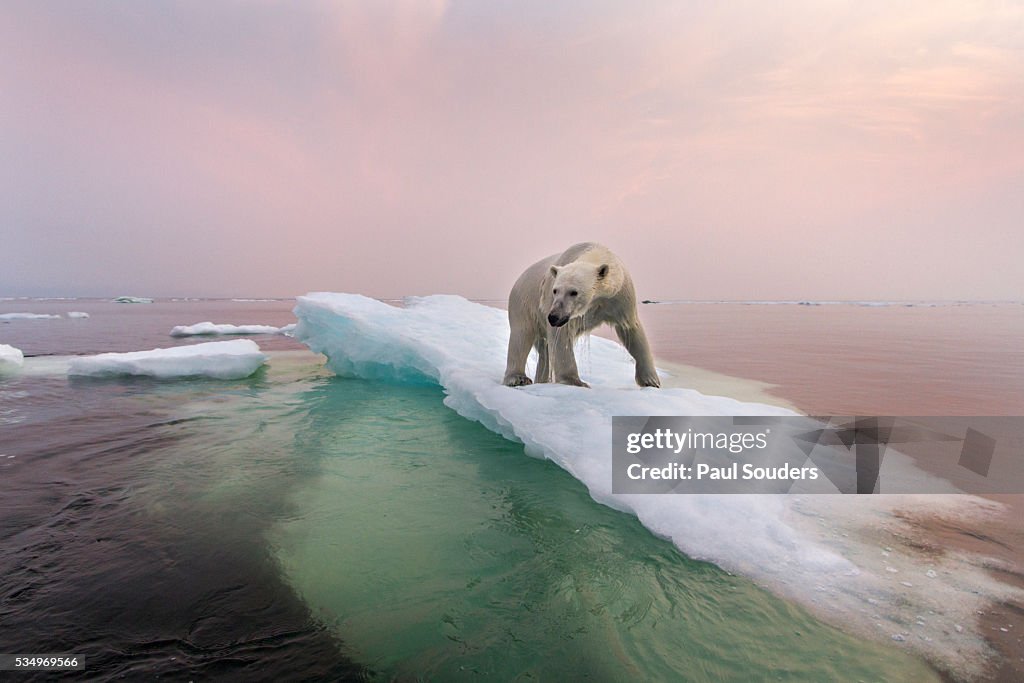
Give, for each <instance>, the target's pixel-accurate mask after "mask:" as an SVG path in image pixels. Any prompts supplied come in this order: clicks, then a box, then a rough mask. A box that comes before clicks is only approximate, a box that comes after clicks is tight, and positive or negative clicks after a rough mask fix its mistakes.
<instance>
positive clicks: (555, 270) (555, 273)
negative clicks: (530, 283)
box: [551, 266, 558, 277]
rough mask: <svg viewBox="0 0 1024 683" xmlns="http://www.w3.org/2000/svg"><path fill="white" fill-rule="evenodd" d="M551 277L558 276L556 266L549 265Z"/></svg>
mask: <svg viewBox="0 0 1024 683" xmlns="http://www.w3.org/2000/svg"><path fill="white" fill-rule="evenodd" d="M551 277H558V266H551Z"/></svg>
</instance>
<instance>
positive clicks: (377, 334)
mask: <svg viewBox="0 0 1024 683" xmlns="http://www.w3.org/2000/svg"><path fill="white" fill-rule="evenodd" d="M405 304H406V305H405V307H404V308H398V307H395V306H390V305H388V304H385V303H383V302H380V301H377V300H375V299H370V298H367V297H364V296H360V295H355V294H331V293H323V292H320V293H314V294H309V295H307V296H304V297H299V299H298V304H297V306H296V308H295V314H296V316H297V317H298V319H299V323H298V327H297V328H296V330H295V333H294V336H295V338H296V339H298V340H300V341H302V342H304V343H305V344H306V345H308V346H309V348H310V349H312V350H313V351H317V352H320V353H324V354H325V355H326V356H327V357H328V366H329V367H330V368H331V369H332V370H333V371H334V372H335V373H337V374H339V375H347V376H357V377H362V378H367V379H377V380H384V381H395V382H408V383H436V384H440V385H441V386H442V387H443V388H444V390H445V392H446V393H447V397H446V398H445V404H446V405H447V406H449V407H450V408H452V409H453V410H455V411H456V412H458V413H459V414H460V415H462V416H464V417H467V418H469V419H472V420H476V421H478V422H480V423H481V424H483V425H484V426H485V427H487V428H488V429H491V430H492V431H495V432H497V433H499V434H501V435H503V436H505V437H506V438H509V439H512V440H515V441H518V442H521V443H523V444H524V446H525V448H526V451H527V452H528V453H530V454H532V455H535V456H539V457H544V458H548V459H550V460H552V461H554V462H555V463H557V464H558V465H559V466H561V467H562V468H563V469H565V470H566V471H568V472H569V473H570V474H571V475H572V476H574V477H575V478H576V479H578V480H579V481H581V482H582V483H583V484H584V485H585V486H586V487H587V489H588V490H589V492H590V495H591V496H592V497H593V498H594V499H595V500H597V501H598V502H601V503H604V504H606V505H608V506H610V507H613V508H616V509H619V510H622V511H627V512H631V513H632V514H634V515H636V516H637V517H638V518H639V519H640V521H641V522H642V523H643V524H644V526H646V527H647V528H648V529H650V530H651V531H652V532H653V533H655V534H656V535H658V536H661V537H663V538H666V539H669V540H671V541H672V543H674V544H675V545H676V546H677V547H678V548H679V549H681V550H682V551H684V552H685V553H686V554H688V555H690V556H691V557H694V558H698V559H704V560H708V561H711V562H714V563H716V564H718V565H719V566H721V567H722V568H724V569H726V570H729V571H733V572H738V573H742V574H745V575H747V576H749V577H752V578H753V579H755V580H756V581H758V582H759V583H761V584H762V585H766V586H768V587H770V588H772V589H773V590H775V591H776V592H779V593H781V594H783V595H786V596H788V597H791V598H794V599H797V600H799V601H801V602H802V603H804V604H805V605H807V606H808V607H810V608H812V609H813V610H814V611H816V612H817V613H819V614H820V615H822V616H824V617H825V618H827V619H830V620H831V621H834V622H836V623H841V624H843V625H844V626H847V627H849V628H856V629H858V630H859V631H860V632H863V633H869V634H873V635H875V636H876V637H878V636H879V631H878V629H879V627H881V628H882V629H883V630H888V631H889V632H890V633H891V632H893V631H897V630H898V629H899V628H900V626H901V625H902V624H904V623H906V622H907V620H908V619H909V618H910V616H912V615H913V614H920V613H924V612H927V611H929V610H930V611H932V612H933V613H935V614H937V615H942V616H943V617H944V619H936V620H934V622H933V623H934V624H938V623H940V622H942V621H943V620H948V621H956V622H960V623H963V622H965V621H969V620H971V619H972V618H973V613H974V610H975V608H976V607H978V606H980V605H981V604H983V603H984V601H985V600H987V599H991V598H998V599H1002V598H1005V597H1007V596H1008V595H1016V593H1015V592H1014V591H1013V590H1012V589H1009V588H1007V587H1006V586H1005V585H1003V584H999V583H998V582H996V581H995V580H994V579H992V578H991V577H990V576H989V575H988V574H987V573H986V572H985V570H984V569H983V568H982V566H981V564H982V563H981V562H975V561H974V560H973V559H972V558H969V557H967V556H964V555H954V554H952V553H950V554H949V555H946V556H944V557H942V558H938V559H937V558H935V557H932V556H922V555H921V552H920V548H921V547H923V546H922V545H921V544H920V543H915V541H914V539H915V534H918V533H919V532H917V531H916V530H915V529H914V528H913V527H912V526H911V523H910V522H908V515H907V512H908V511H910V512H913V513H915V514H923V515H932V516H955V517H957V518H958V519H960V520H964V519H968V518H971V517H984V516H986V515H990V514H993V513H994V512H995V511H997V510H999V509H1000V508H999V506H998V505H997V504H995V503H991V502H986V501H982V500H980V499H978V498H975V497H972V496H966V495H957V496H940V495H934V496H897V495H888V496H840V495H827V496H815V495H807V496H799V495H717V496H716V495H671V494H668V495H621V494H613V493H612V491H611V482H612V473H611V422H612V421H611V417H612V416H614V415H785V414H792V413H791V412H790V411H787V410H784V409H782V408H778V407H774V406H770V405H765V404H758V403H744V402H740V401H736V400H734V399H730V398H724V397H718V396H706V395H703V394H701V393H699V392H697V391H693V390H689V389H660V390H658V389H640V388H638V387H636V385H635V384H634V381H633V362H632V359H631V358H630V357H629V356H628V354H627V353H626V352H625V350H624V349H623V348H622V347H620V346H619V345H618V344H616V343H614V342H611V341H608V340H606V339H602V338H596V337H594V338H591V341H590V344H589V353H583V354H578V355H579V356H582V357H580V358H579V360H580V363H579V365H580V376H581V377H582V378H583V379H584V380H585V381H587V382H589V383H590V385H591V387H592V388H590V389H584V388H579V387H571V386H564V385H557V384H540V385H537V384H534V385H531V386H527V387H520V388H516V389H512V388H509V387H505V386H503V385H502V384H501V379H502V374H503V372H504V368H505V353H506V348H507V343H508V334H509V328H508V320H507V316H506V313H505V312H504V311H502V310H499V309H496V308H491V307H488V306H483V305H480V304H475V303H472V302H469V301H467V300H465V299H463V298H461V297H457V296H441V295H439V296H430V297H422V298H419V297H417V298H409V299H407V300H406V301H405ZM897 513H898V514H897ZM894 539H905V540H906V543H905V544H903V545H901V546H900V547H898V548H896V549H895V550H894V551H893V552H892V553H891V556H890V557H885V558H883V557H881V556H879V553H878V551H877V548H878V547H879V546H880V545H884V544H885V543H888V544H890V545H891V544H892V543H893V541H894ZM940 563H941V564H943V566H944V567H945V569H944V571H943V573H942V574H938V575H937V578H936V580H934V581H929V582H928V584H929V585H928V587H927V590H925V589H924V587H922V586H917V587H915V586H913V585H912V586H905V585H902V584H900V583H899V582H898V581H893V576H892V574H891V573H889V572H887V570H886V567H887V565H896V566H895V567H894V569H897V571H899V570H901V569H902V570H904V571H907V572H910V571H913V572H916V573H922V572H923V570H924V568H925V567H927V566H935V565H937V564H940ZM947 630H948V629H942V628H941V627H940V626H938V625H929V626H927V627H925V628H923V629H922V631H924V633H923V634H922V635H924V636H926V638H927V639H925V638H922V639H921V640H920V642H915V643H914V644H913V647H915V648H917V649H919V650H921V651H922V652H923V653H925V654H926V655H927V656H929V657H930V658H932V659H933V660H937V661H940V662H943V663H944V664H946V665H947V666H949V667H952V668H954V669H957V670H959V671H963V672H973V673H977V672H978V671H980V667H981V666H982V664H983V660H984V657H985V656H986V654H987V652H988V651H987V649H986V648H987V646H986V645H985V643H984V641H983V640H982V639H981V638H980V637H979V636H978V634H977V633H976V632H973V631H965V632H964V633H947V632H946V631H947Z"/></svg>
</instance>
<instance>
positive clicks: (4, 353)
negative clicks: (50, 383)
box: [0, 344, 25, 375]
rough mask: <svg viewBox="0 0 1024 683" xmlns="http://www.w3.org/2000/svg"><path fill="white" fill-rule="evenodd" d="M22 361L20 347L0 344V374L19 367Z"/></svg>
mask: <svg viewBox="0 0 1024 683" xmlns="http://www.w3.org/2000/svg"><path fill="white" fill-rule="evenodd" d="M24 362H25V356H24V355H23V354H22V353H21V349H16V348H14V347H13V346H8V345H7V344H0V375H3V374H6V373H10V372H14V371H16V370H18V369H20V368H21V366H22V365H23V364H24Z"/></svg>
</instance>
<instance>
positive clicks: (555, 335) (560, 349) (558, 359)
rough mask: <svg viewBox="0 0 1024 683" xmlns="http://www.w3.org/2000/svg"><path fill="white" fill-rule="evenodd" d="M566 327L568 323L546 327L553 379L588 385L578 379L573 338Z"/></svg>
mask: <svg viewBox="0 0 1024 683" xmlns="http://www.w3.org/2000/svg"><path fill="white" fill-rule="evenodd" d="M568 327H569V326H568V325H563V326H562V327H549V328H548V342H549V343H548V348H549V352H548V353H549V355H550V358H551V369H552V370H553V371H554V375H555V381H556V382H558V383H559V384H571V385H572V386H576V387H589V386H590V385H589V384H587V383H586V382H584V381H583V380H581V379H580V372H579V370H578V369H577V368H576V354H575V353H574V352H573V348H572V347H573V338H572V335H571V334H570V333H569V330H568Z"/></svg>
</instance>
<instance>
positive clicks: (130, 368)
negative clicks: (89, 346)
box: [68, 339, 267, 379]
mask: <svg viewBox="0 0 1024 683" xmlns="http://www.w3.org/2000/svg"><path fill="white" fill-rule="evenodd" d="M266 360H267V357H266V356H265V355H263V353H261V352H260V347H259V346H258V345H257V344H256V342H254V341H252V340H251V339H235V340H232V341H221V342H206V343H203V344H194V345H192V346H176V347H173V348H169V349H153V350H151V351H133V352H130V353H101V354H99V355H96V356H84V357H79V358H73V359H72V360H71V362H70V364H69V366H68V375H71V376H85V377H111V376H117V375H139V376H144V377H155V378H158V379H174V378H179V377H212V378H215V379H241V378H243V377H248V376H249V375H251V374H252V373H254V372H256V370H257V369H259V367H260V366H261V365H263V363H264V362H265V361H266Z"/></svg>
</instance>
